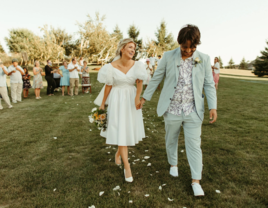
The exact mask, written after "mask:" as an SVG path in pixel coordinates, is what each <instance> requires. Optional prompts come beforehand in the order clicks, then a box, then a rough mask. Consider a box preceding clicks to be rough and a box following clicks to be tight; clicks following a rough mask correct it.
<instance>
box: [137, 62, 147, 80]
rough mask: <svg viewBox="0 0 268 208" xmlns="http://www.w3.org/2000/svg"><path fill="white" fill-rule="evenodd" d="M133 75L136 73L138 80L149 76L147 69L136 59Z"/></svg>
mask: <svg viewBox="0 0 268 208" xmlns="http://www.w3.org/2000/svg"><path fill="white" fill-rule="evenodd" d="M135 73H136V74H135V75H136V79H139V80H143V81H145V80H147V79H148V76H150V75H149V74H148V73H147V71H146V68H145V66H144V64H143V63H142V62H140V61H137V68H136V69H135Z"/></svg>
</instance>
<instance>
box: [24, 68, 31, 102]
mask: <svg viewBox="0 0 268 208" xmlns="http://www.w3.org/2000/svg"><path fill="white" fill-rule="evenodd" d="M23 70H24V75H22V80H23V97H24V98H27V97H28V94H29V89H30V88H31V87H32V86H31V82H30V79H31V75H30V74H29V72H28V69H27V67H26V66H25V67H23Z"/></svg>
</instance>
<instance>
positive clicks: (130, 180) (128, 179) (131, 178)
mask: <svg viewBox="0 0 268 208" xmlns="http://www.w3.org/2000/svg"><path fill="white" fill-rule="evenodd" d="M124 175H125V180H126V182H129V183H131V182H133V177H129V178H126V170H125V169H124Z"/></svg>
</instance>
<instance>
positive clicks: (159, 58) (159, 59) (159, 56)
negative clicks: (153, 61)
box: [157, 55, 161, 66]
mask: <svg viewBox="0 0 268 208" xmlns="http://www.w3.org/2000/svg"><path fill="white" fill-rule="evenodd" d="M160 61H161V55H158V60H157V66H158V65H159V64H160Z"/></svg>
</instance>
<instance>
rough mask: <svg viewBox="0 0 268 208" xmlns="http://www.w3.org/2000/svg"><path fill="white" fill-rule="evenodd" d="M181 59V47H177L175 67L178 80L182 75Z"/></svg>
mask: <svg viewBox="0 0 268 208" xmlns="http://www.w3.org/2000/svg"><path fill="white" fill-rule="evenodd" d="M180 61H181V48H180V47H179V48H177V50H176V51H175V53H174V63H175V66H174V69H175V73H176V82H177V81H178V79H179V76H180V71H179V65H180Z"/></svg>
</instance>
